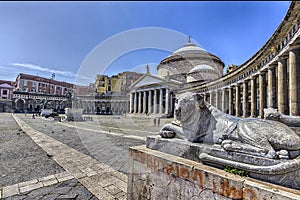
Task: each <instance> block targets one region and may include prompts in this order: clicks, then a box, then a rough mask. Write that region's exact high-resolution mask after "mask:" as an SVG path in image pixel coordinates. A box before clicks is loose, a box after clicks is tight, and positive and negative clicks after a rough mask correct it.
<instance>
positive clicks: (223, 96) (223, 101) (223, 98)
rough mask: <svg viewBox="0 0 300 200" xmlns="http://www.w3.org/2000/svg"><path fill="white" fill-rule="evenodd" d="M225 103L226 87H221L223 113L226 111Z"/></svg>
mask: <svg viewBox="0 0 300 200" xmlns="http://www.w3.org/2000/svg"><path fill="white" fill-rule="evenodd" d="M226 103H227V101H226V89H225V88H223V89H222V111H223V112H224V113H226Z"/></svg>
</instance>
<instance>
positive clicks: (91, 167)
mask: <svg viewBox="0 0 300 200" xmlns="http://www.w3.org/2000/svg"><path fill="white" fill-rule="evenodd" d="M14 118H15V119H16V121H17V122H18V124H19V125H20V127H21V128H22V129H23V130H24V131H26V133H27V134H28V135H29V136H30V137H31V138H32V139H33V140H34V141H35V142H36V143H37V144H38V145H39V146H40V147H42V148H43V150H44V151H46V152H47V154H48V155H51V157H52V158H53V159H54V160H55V161H56V162H57V163H58V164H59V165H60V166H62V167H63V168H64V169H65V170H66V171H67V172H68V173H70V174H71V175H72V176H74V177H75V178H76V179H77V180H78V181H79V182H80V183H81V184H82V185H83V186H84V187H85V188H87V189H88V190H89V191H90V192H91V193H92V194H93V195H95V196H96V197H97V198H99V199H126V193H127V176H126V175H125V174H123V173H120V172H118V171H116V170H114V169H113V168H112V167H110V166H108V165H106V164H103V163H101V162H99V161H97V160H96V159H93V158H92V157H90V156H88V155H86V154H84V153H81V152H79V151H77V150H75V149H73V148H71V147H69V146H68V145H65V144H63V143H62V142H59V141H57V140H55V139H53V138H52V137H49V136H48V135H46V134H44V133H42V132H40V131H36V130H35V129H33V128H31V127H30V126H29V125H28V124H27V123H25V122H24V121H22V120H21V119H20V118H19V117H17V116H16V115H14Z"/></svg>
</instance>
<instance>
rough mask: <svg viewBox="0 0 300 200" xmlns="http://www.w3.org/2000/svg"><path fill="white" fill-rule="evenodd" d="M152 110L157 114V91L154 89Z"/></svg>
mask: <svg viewBox="0 0 300 200" xmlns="http://www.w3.org/2000/svg"><path fill="white" fill-rule="evenodd" d="M153 108H154V113H157V90H156V89H154V104H153Z"/></svg>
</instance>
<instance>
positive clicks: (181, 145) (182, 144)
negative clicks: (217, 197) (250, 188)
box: [146, 135, 300, 190]
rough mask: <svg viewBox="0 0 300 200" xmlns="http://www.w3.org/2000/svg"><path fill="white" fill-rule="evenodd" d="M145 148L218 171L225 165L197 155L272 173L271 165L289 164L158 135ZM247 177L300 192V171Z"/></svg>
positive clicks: (150, 139)
mask: <svg viewBox="0 0 300 200" xmlns="http://www.w3.org/2000/svg"><path fill="white" fill-rule="evenodd" d="M146 147H147V148H149V149H151V150H158V151H160V152H164V153H168V154H171V155H174V156H178V157H182V158H185V159H189V160H193V161H196V162H201V163H203V164H206V165H210V166H213V167H217V168H219V169H224V167H225V165H223V164H219V163H217V164H216V163H211V162H209V161H202V160H200V158H199V155H200V154H201V153H206V154H208V155H212V156H214V157H218V158H223V159H226V160H232V161H236V162H238V163H245V164H250V165H254V166H269V167H270V171H272V167H273V165H276V164H280V163H283V162H289V161H288V160H279V159H268V158H264V157H259V156H252V155H247V154H243V153H237V152H228V151H225V150H224V149H223V148H222V147H221V146H220V145H217V144H213V145H209V144H201V143H191V142H188V141H185V140H182V139H177V138H174V139H164V138H161V137H160V136H159V135H157V136H148V137H147V141H146ZM297 153H298V152H297ZM231 167H234V166H231ZM249 177H252V178H255V179H259V180H263V181H266V182H270V183H274V184H277V185H281V186H285V187H289V188H293V189H298V190H300V170H296V171H292V172H288V173H285V172H282V173H281V174H262V173H255V172H249Z"/></svg>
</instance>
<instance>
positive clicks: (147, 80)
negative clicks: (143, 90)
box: [131, 76, 165, 88]
mask: <svg viewBox="0 0 300 200" xmlns="http://www.w3.org/2000/svg"><path fill="white" fill-rule="evenodd" d="M164 83H165V81H164V80H162V79H160V78H156V77H154V76H144V77H142V78H141V79H140V80H138V81H137V82H135V84H134V85H132V87H131V88H140V87H147V86H149V85H160V84H164Z"/></svg>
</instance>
